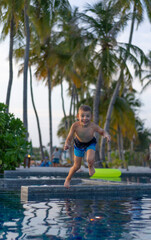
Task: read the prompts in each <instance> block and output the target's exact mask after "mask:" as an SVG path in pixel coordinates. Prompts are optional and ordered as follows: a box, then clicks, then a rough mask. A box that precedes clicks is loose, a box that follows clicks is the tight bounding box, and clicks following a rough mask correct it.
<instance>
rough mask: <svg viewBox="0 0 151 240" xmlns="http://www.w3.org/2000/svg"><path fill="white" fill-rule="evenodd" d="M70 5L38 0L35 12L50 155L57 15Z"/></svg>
mask: <svg viewBox="0 0 151 240" xmlns="http://www.w3.org/2000/svg"><path fill="white" fill-rule="evenodd" d="M68 5H69V3H68V1H67V0H60V1H57V0H53V1H50V0H47V1H41V2H40V3H39V2H38V1H37V2H36V4H35V6H34V8H35V11H34V12H33V23H34V25H35V28H36V32H37V36H38V39H39V41H40V45H39V46H40V47H39V48H40V52H39V56H37V60H36V62H35V65H36V72H35V74H36V76H37V77H38V78H39V79H41V78H42V79H44V80H45V79H47V80H46V84H47V86H48V105H49V136H50V143H49V146H50V156H51V155H52V145H53V144H52V110H51V91H52V76H53V73H54V68H55V66H56V64H57V62H58V57H57V54H56V47H57V44H58V33H57V31H55V27H56V26H57V20H58V18H57V16H58V14H59V13H60V12H62V11H63V10H64V9H65V8H67V7H68Z"/></svg>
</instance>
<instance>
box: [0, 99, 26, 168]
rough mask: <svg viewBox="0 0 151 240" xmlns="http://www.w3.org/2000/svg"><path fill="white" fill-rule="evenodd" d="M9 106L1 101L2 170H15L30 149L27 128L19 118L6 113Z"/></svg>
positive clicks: (0, 150) (0, 159) (0, 139)
mask: <svg viewBox="0 0 151 240" xmlns="http://www.w3.org/2000/svg"><path fill="white" fill-rule="evenodd" d="M6 109H7V106H6V105H5V104H3V103H0V172H3V171H4V170H15V169H16V167H19V165H20V163H21V162H22V161H23V159H24V157H25V154H26V153H27V151H28V149H29V145H30V144H29V143H28V142H27V141H26V139H25V138H26V129H25V128H24V126H23V123H22V121H21V120H20V119H19V118H15V117H14V115H13V114H11V113H6Z"/></svg>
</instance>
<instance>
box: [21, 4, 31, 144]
mask: <svg viewBox="0 0 151 240" xmlns="http://www.w3.org/2000/svg"><path fill="white" fill-rule="evenodd" d="M27 9H28V2H27V1H25V6H24V21H25V35H26V48H25V55H24V83H23V123H24V127H25V128H26V130H27V134H26V139H27V140H28V117H27V116H28V114H27V85H28V84H27V79H28V76H27V75H28V61H29V46H30V29H29V17H28V15H27Z"/></svg>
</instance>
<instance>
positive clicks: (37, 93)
mask: <svg viewBox="0 0 151 240" xmlns="http://www.w3.org/2000/svg"><path fill="white" fill-rule="evenodd" d="M69 1H70V3H71V5H72V6H78V7H79V8H80V9H82V8H83V7H84V6H85V5H86V4H87V3H89V4H93V3H95V2H96V1H95V0H76V1H75V0H69ZM128 36H129V27H127V28H126V30H125V31H124V32H122V33H121V34H120V36H119V41H121V42H122V41H123V42H127V41H128ZM150 41H151V24H149V23H148V21H147V20H145V21H144V23H143V24H142V25H141V26H140V27H139V28H138V30H137V31H136V32H135V34H134V38H133V44H135V45H137V46H138V47H140V48H141V49H143V50H144V52H145V53H148V51H149V50H150ZM8 52H9V41H8V39H6V40H5V41H1V42H0V102H3V103H5V101H6V92H7V85H8V76H9V62H8ZM133 86H134V88H135V89H136V90H137V91H138V96H139V97H140V99H141V101H142V104H143V105H142V107H141V109H140V112H139V116H140V118H141V119H142V120H144V123H145V127H147V128H150V127H151V104H150V102H151V94H150V91H151V86H150V87H149V88H148V89H147V90H146V91H145V92H144V93H142V94H140V90H141V85H140V83H139V81H138V79H135V80H134V83H133ZM33 92H34V99H35V105H36V108H37V112H38V115H39V119H40V126H41V131H42V142H43V145H44V146H47V144H48V142H49V116H48V90H47V87H46V86H45V84H44V83H43V82H38V81H37V80H36V79H35V78H33ZM64 97H65V107H66V111H67V113H68V112H69V102H70V101H69V98H68V96H67V85H66V84H65V83H64ZM22 109H23V75H21V76H20V77H18V64H17V63H15V62H14V79H13V86H12V91H11V103H10V112H11V113H14V115H15V117H16V118H20V119H21V120H22V119H23V110H22ZM62 117H63V111H62V103H61V97H60V86H58V87H55V88H54V89H53V90H52V121H53V123H52V128H53V145H54V146H58V147H61V139H59V138H58V137H57V128H58V125H59V123H60V120H61V119H62ZM101 127H103V126H101ZM28 128H29V139H30V140H31V141H32V144H33V146H34V147H39V138H38V131H37V123H36V118H35V114H34V111H33V107H32V103H31V97H30V89H29V77H28Z"/></svg>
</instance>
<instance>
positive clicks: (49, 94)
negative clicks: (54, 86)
mask: <svg viewBox="0 0 151 240" xmlns="http://www.w3.org/2000/svg"><path fill="white" fill-rule="evenodd" d="M48 105H49V139H50V142H49V154H50V159H51V156H52V146H53V144H52V107H51V75H50V69H48Z"/></svg>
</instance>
